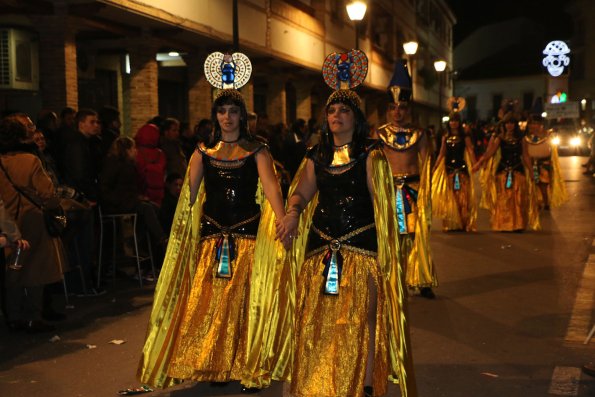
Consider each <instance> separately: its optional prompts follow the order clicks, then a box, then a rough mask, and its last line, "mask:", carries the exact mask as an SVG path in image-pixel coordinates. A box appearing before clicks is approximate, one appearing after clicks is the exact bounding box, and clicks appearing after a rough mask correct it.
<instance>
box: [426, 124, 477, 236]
mask: <svg viewBox="0 0 595 397" xmlns="http://www.w3.org/2000/svg"><path fill="white" fill-rule="evenodd" d="M474 163H475V154H474V150H473V143H472V142H471V137H470V136H469V135H466V134H465V133H464V131H463V129H462V126H461V114H460V113H458V112H452V113H451V115H450V119H449V121H448V127H447V132H446V134H445V135H444V136H443V137H442V145H441V147H440V153H439V154H438V158H437V159H436V167H435V169H434V172H433V175H432V212H433V214H434V215H435V216H437V217H439V218H442V230H443V231H445V232H447V231H465V232H473V231H476V230H477V227H476V222H477V204H476V203H475V186H474V183H473V178H472V175H471V168H472V166H473V164H474Z"/></svg>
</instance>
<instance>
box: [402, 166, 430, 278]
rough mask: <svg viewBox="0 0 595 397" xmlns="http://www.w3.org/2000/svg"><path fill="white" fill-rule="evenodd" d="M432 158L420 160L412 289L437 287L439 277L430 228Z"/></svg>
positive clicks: (411, 257) (409, 265) (410, 261)
mask: <svg viewBox="0 0 595 397" xmlns="http://www.w3.org/2000/svg"><path fill="white" fill-rule="evenodd" d="M430 160H431V159H430V156H426V158H425V159H420V167H419V168H420V169H421V173H420V183H419V190H418V192H417V211H418V212H417V220H416V223H415V237H414V239H413V247H412V249H411V253H410V254H409V257H408V261H407V264H406V267H407V285H408V286H410V287H418V288H422V287H431V286H433V287H436V286H437V285H438V276H437V275H436V269H435V268H434V261H433V259H432V251H431V248H430V228H431V226H432V200H431V164H430Z"/></svg>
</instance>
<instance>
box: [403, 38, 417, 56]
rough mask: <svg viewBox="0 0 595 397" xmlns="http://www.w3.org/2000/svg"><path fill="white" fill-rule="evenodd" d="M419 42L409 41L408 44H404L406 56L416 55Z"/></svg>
mask: <svg viewBox="0 0 595 397" xmlns="http://www.w3.org/2000/svg"><path fill="white" fill-rule="evenodd" d="M417 47H418V44H417V41H408V42H407V43H403V50H404V51H405V54H407V55H410V56H411V55H415V53H416V52H417Z"/></svg>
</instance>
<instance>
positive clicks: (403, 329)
mask: <svg viewBox="0 0 595 397" xmlns="http://www.w3.org/2000/svg"><path fill="white" fill-rule="evenodd" d="M370 156H371V159H372V182H373V187H374V220H375V223H376V234H377V241H378V263H379V264H380V269H381V271H382V275H383V277H384V279H385V284H384V286H385V294H386V301H387V312H388V324H389V325H388V342H389V343H388V347H389V350H388V353H389V360H390V370H391V374H390V376H389V380H390V381H392V382H398V383H399V387H400V389H401V396H403V397H416V396H417V383H416V381H415V371H414V368H413V353H412V349H411V338H410V334H409V315H408V304H407V283H406V274H405V269H404V268H403V267H404V266H403V265H404V264H403V263H402V261H401V252H400V246H399V243H398V241H399V240H398V226H397V217H396V213H397V210H396V197H395V190H394V185H393V183H392V181H393V177H392V172H391V169H390V165H389V164H388V161H387V159H386V157H385V155H384V152H383V151H382V150H381V149H375V150H373V151H372V152H371V153H370ZM428 159H429V156H428ZM425 166H426V167H427V168H428V169H427V172H428V174H429V161H428V162H427V163H426V165H425ZM418 219H419V217H418Z"/></svg>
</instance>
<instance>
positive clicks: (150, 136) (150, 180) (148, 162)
mask: <svg viewBox="0 0 595 397" xmlns="http://www.w3.org/2000/svg"><path fill="white" fill-rule="evenodd" d="M159 135H160V134H159V128H158V127H157V126H156V125H155V124H150V123H149V124H145V125H143V126H142V127H141V128H140V129H139V130H138V132H137V133H136V136H135V137H134V140H135V141H136V147H137V155H136V167H137V169H138V174H139V178H140V184H141V191H142V194H143V195H144V196H146V197H147V198H148V199H149V200H150V201H151V202H153V203H155V204H156V205H157V206H161V201H162V200H163V195H164V194H165V169H166V165H167V163H166V158H165V154H163V151H162V150H161V149H159Z"/></svg>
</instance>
